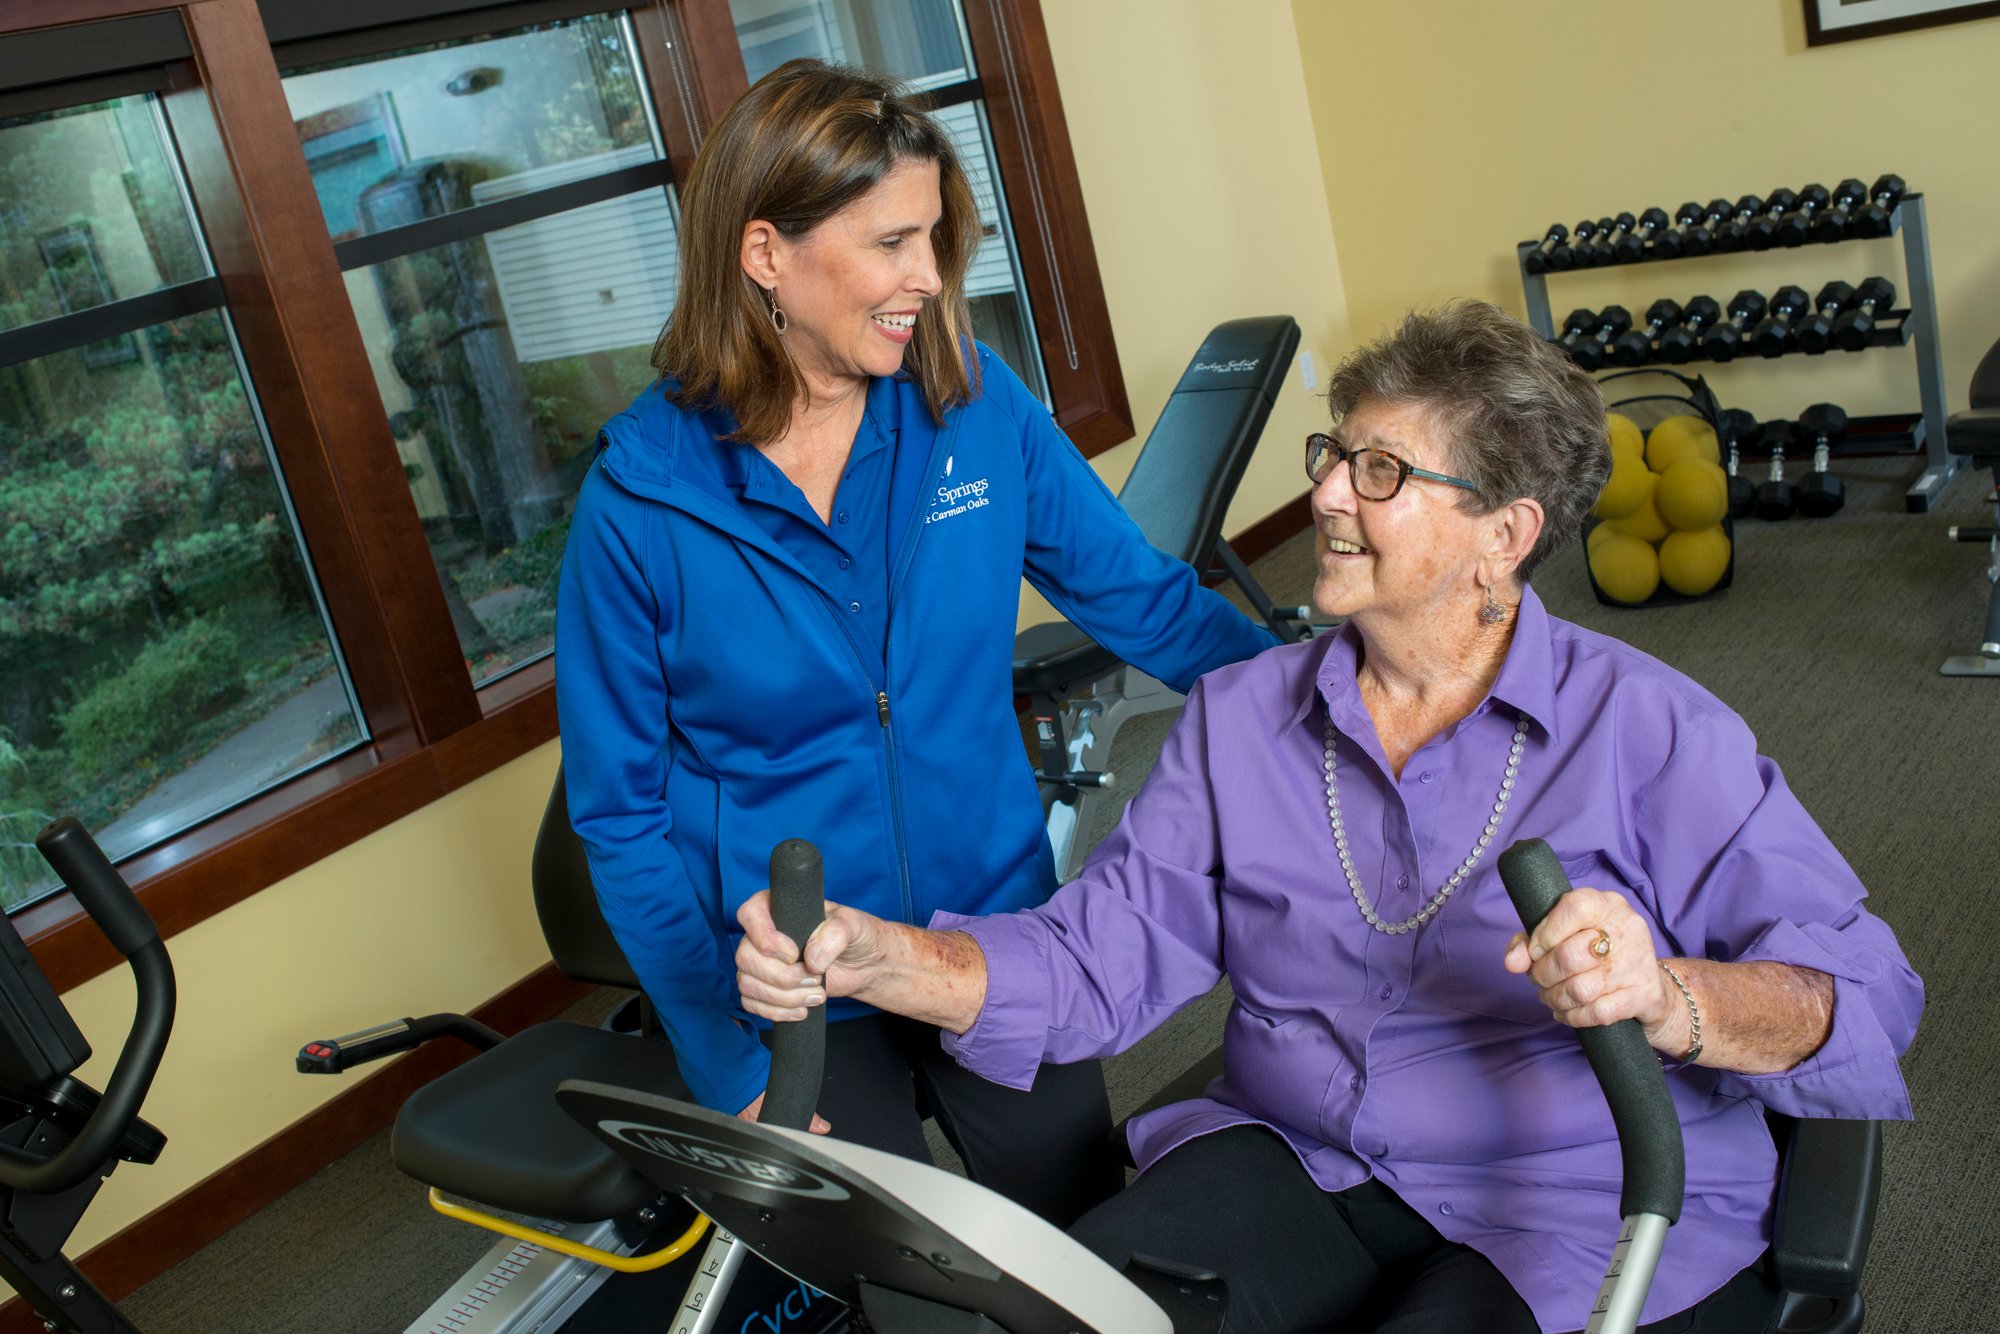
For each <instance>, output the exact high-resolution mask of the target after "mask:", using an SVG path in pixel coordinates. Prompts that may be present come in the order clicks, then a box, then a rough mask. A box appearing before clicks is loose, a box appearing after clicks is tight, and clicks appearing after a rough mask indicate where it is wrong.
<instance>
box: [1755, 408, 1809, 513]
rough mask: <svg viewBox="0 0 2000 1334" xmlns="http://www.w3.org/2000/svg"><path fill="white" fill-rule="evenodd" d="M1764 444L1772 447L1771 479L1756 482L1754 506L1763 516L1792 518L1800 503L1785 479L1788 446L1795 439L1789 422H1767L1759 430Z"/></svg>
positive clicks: (1770, 448)
mask: <svg viewBox="0 0 2000 1334" xmlns="http://www.w3.org/2000/svg"><path fill="white" fill-rule="evenodd" d="M1759 434H1760V438H1761V441H1762V443H1763V446H1764V448H1766V449H1768V450H1770V451H1771V468H1770V476H1769V480H1767V481H1764V482H1760V483H1759V484H1758V486H1757V495H1756V499H1755V500H1754V501H1753V502H1752V507H1753V509H1754V512H1755V513H1756V515H1757V517H1758V518H1760V519H1789V518H1791V517H1792V512H1793V511H1794V510H1796V509H1797V508H1798V507H1799V496H1798V492H1797V491H1795V490H1793V489H1792V484H1791V483H1790V482H1787V481H1786V480H1785V449H1786V447H1787V446H1789V445H1790V444H1791V443H1792V436H1793V434H1794V430H1793V427H1792V424H1791V423H1790V422H1766V423H1764V429H1763V431H1762V432H1760V433H1759Z"/></svg>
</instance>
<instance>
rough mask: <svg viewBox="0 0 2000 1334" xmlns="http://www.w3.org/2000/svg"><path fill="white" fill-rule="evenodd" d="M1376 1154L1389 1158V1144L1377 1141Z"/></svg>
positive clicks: (1378, 1156) (1379, 1156)
mask: <svg viewBox="0 0 2000 1334" xmlns="http://www.w3.org/2000/svg"><path fill="white" fill-rule="evenodd" d="M1375 1156H1376V1157H1377V1158H1387V1157H1388V1156H1389V1146H1388V1145H1386V1144H1383V1143H1381V1142H1380V1141H1377V1142H1376V1145H1375Z"/></svg>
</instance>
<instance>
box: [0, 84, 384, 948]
mask: <svg viewBox="0 0 2000 1334" xmlns="http://www.w3.org/2000/svg"><path fill="white" fill-rule="evenodd" d="M0 198H4V199H5V200H6V201H7V203H6V205H5V209H4V214H0V238H4V242H0V296H4V300H0V330H4V331H5V333H6V335H7V337H6V341H5V343H4V344H0V421H4V423H5V429H4V431H0V902H4V904H5V906H6V907H7V908H8V909H10V910H11V909H14V908H18V907H20V906H23V905H24V904H26V903H28V902H31V901H33V900H34V899H35V898H37V897H39V896H40V895H42V894H45V893H47V892H49V891H50V890H52V889H53V888H54V885H53V882H52V877H51V876H50V874H49V872H48V868H47V867H46V865H44V864H43V863H42V861H41V858H40V857H39V856H38V855H37V854H36V853H35V852H34V850H33V846H32V841H31V840H32V837H33V834H34V832H35V831H36V830H37V829H38V828H40V826H41V825H42V824H43V823H45V822H46V821H47V820H48V819H50V818H52V816H53V815H54V814H56V813H58V812H66V813H74V814H76V815H78V816H80V817H81V818H82V819H83V820H84V821H85V822H86V823H87V824H88V825H89V826H90V827H91V828H92V829H93V830H94V831H95V832H96V834H97V837H98V841H99V842H100V844H102V845H103V847H104V849H105V851H106V852H107V853H108V854H109V855H110V856H111V857H113V858H114V859H116V858H118V857H121V856H124V855H128V854H130V853H132V852H135V851H137V850H139V849H141V848H144V847H148V846H151V845H153V844H156V843H159V842H161V841H162V840H163V839H166V838H170V837H172V836H173V835H174V834H177V833H179V832H181V831H182V830H185V829H187V828H188V827H190V826H191V825H194V824H197V823H199V822H200V821H202V820H204V819H206V818H207V817H209V816H211V815H213V814H215V813H216V812H217V811H218V810H221V809H224V808H226V807H229V806H232V805H235V804H237V803H238V802H240V801H242V800H244V799H245V798H247V797H249V796H251V795H253V794H255V793H256V792H258V791H261V790H263V789H265V788H267V787H270V786H272V785H274V784H278V783H282V782H283V781H284V780H285V779H287V778H288V777H291V776H292V775H294V774H296V773H297V772H299V771H300V770H301V769H302V768H305V767H308V766H310V765H312V764H314V763H315V762H316V761H318V760H319V759H321V758H322V757H325V756H327V755H329V754H334V753H338V752H340V751H342V750H345V749H347V748H349V747H352V746H354V745H356V744H357V743H359V742H360V741H361V740H362V739H363V738H364V734H365V732H364V723H363V721H362V718H361V715H360V711H359V709H358V708H357V707H356V704H355V700H354V696H353V692H352V691H351V689H350V688H349V686H348V682H347V679H346V676H345V673H344V672H343V670H342V664H341V661H340V655H339V650H338V645H337V642H336V639H335V637H334V635H333V633H332V629H331V627H330V625H329V624H328V621H327V618H326V615H325V609H324V606H323V605H322V603H321V601H320V599H319V595H318V589H317V587H316V585H315V583H314V580H313V577H312V572H311V570H310V568H309V567H308V565H307V562H306V559H305V554H304V550H303V548H302V544H301V541H300V535H299V532H298V526H297V523H296V520H295V517H294V515H293V512H292V508H291V505H290V502H289V499H288V497H287V495H286V488H285V480H284V476H283V470H282V469H281V468H280V467H279V466H278V465H277V462H276V459H275V457H274V456H273V454H272V451H271V447H270V441H269V439H268V438H267V437H266V435H265V432H264V428H263V423H262V420H261V418H260V417H259V414H258V411H257V403H256V400H255V397H254V395H253V394H252V392H251V391H250V389H249V387H248V386H247V385H246V383H245V380H244V376H243V370H242V366H241V364H240V362H239V360H238V358H237V355H236V346H235V338H234V335H233V332H232V330H231V327H230V323H229V319H228V316H227V313H226V312H225V311H223V310H220V309H217V307H218V306H219V305H220V303H221V298H222V293H221V287H220V285H219V284H217V283H215V282H214V281H213V280H212V278H211V272H212V271H211V269H210V266H209V263H208V257H207V254H206V252H205V251H204V249H203V247H202V244H201V238H200V237H199V235H198V234H197V233H196V230H195V228H194V226H193V221H192V219H191V218H190V216H189V210H188V207H187V200H186V195H185V193H184V191H183V190H182V188H181V173H180V169H179V164H178V161H177V159H176V157H175V155H174V152H173V149H172V145H171V144H170V142H169V140H168V136H167V135H166V133H165V131H164V123H163V121H162V119H161V116H160V113H159V108H158V105H157V103H156V101H155V100H154V99H153V98H152V97H150V96H143V95H142V96H138V97H129V98H120V99H116V100H112V101H107V102H102V103H97V104H94V105H86V106H80V107H69V108H64V109H62V110H59V111H53V112H47V113H43V114H40V115H35V116H28V117H23V118H19V119H16V120H14V121H13V122H11V123H7V124H4V125H0ZM22 237H33V238H35V241H34V244H33V245H32V246H28V245H22V244H19V240H18V238H22Z"/></svg>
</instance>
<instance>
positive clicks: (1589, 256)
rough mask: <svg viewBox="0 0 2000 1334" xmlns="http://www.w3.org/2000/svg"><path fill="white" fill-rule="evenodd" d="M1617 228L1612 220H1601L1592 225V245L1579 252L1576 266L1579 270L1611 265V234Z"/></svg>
mask: <svg viewBox="0 0 2000 1334" xmlns="http://www.w3.org/2000/svg"><path fill="white" fill-rule="evenodd" d="M1617 226H1618V224H1617V223H1615V222H1613V221H1612V220H1611V219H1610V218H1599V219H1598V220H1597V221H1596V222H1594V223H1592V224H1591V227H1590V230H1591V237H1590V244H1589V245H1588V246H1586V247H1584V251H1583V252H1579V253H1578V255H1577V257H1576V266H1577V267H1578V268H1580V269H1582V268H1594V267H1596V266H1598V265H1601V264H1609V263H1610V262H1611V259H1612V255H1611V233H1612V232H1613V231H1614V230H1616V229H1617ZM1585 252H1587V253H1585Z"/></svg>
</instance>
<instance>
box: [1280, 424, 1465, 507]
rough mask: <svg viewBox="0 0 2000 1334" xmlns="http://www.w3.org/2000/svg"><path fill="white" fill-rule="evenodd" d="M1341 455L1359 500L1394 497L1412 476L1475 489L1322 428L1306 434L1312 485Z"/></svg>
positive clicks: (1454, 478)
mask: <svg viewBox="0 0 2000 1334" xmlns="http://www.w3.org/2000/svg"><path fill="white" fill-rule="evenodd" d="M1342 459H1345V460H1347V476H1348V478H1349V480H1351V481H1352V482H1353V483H1354V494H1355V495H1357V496H1360V497H1361V498H1362V499H1363V500H1394V499H1395V498H1396V493H1397V492H1398V491H1401V490H1402V489H1403V483H1404V482H1407V481H1408V480H1410V478H1412V477H1421V478H1423V479H1424V480H1425V481H1427V482H1443V483H1445V484H1446V485H1447V486H1462V487H1464V488H1465V489H1466V490H1468V491H1478V490H1479V488H1478V486H1476V485H1474V484H1473V483H1471V482H1468V481H1466V480H1465V479H1464V478H1463V477H1452V476H1448V475H1447V474H1445V473H1441V472H1432V471H1430V470H1429V469H1427V468H1419V467H1417V466H1416V465H1415V464H1411V463H1405V462H1404V461H1403V460H1401V459H1399V458H1397V457H1396V456H1395V455H1394V454H1391V453H1389V452H1388V451H1387V450H1381V449H1349V448H1348V447H1347V446H1345V445H1343V444H1341V443H1340V442H1339V441H1338V440H1336V439H1334V438H1333V437H1332V436H1330V435H1328V434H1326V433H1325V432H1324V431H1314V432H1313V433H1312V434H1311V435H1309V436H1307V437H1306V476H1308V477H1310V478H1312V480H1313V485H1314V486H1318V485H1319V484H1320V483H1321V482H1323V481H1325V480H1326V475H1327V474H1328V473H1329V472H1331V471H1332V470H1333V465H1334V464H1336V463H1338V462H1340V461H1341V460H1342Z"/></svg>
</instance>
